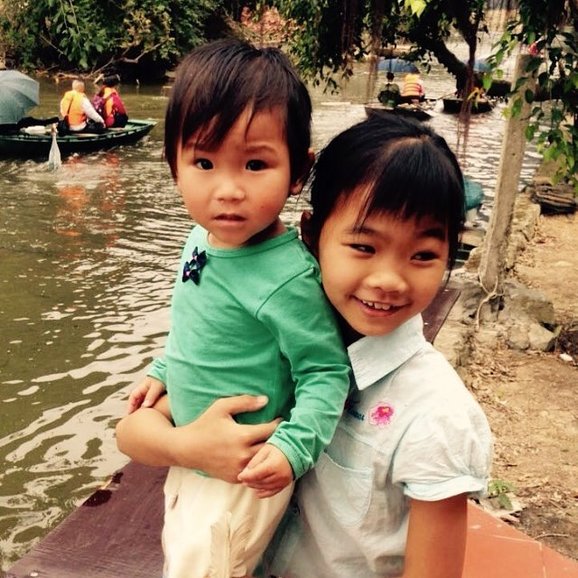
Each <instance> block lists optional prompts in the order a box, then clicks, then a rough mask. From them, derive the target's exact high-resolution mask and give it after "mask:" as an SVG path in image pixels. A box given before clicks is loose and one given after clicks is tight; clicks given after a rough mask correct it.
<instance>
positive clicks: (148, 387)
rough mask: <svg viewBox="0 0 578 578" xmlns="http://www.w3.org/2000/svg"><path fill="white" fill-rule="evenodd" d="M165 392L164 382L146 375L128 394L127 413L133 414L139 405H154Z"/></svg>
mask: <svg viewBox="0 0 578 578" xmlns="http://www.w3.org/2000/svg"><path fill="white" fill-rule="evenodd" d="M164 393H165V385H164V383H163V382H162V381H159V380H158V379H155V378H154V377H149V376H148V375H147V377H145V378H144V380H143V381H142V382H141V383H140V384H139V385H137V386H136V387H135V388H134V389H133V390H132V391H131V393H130V395H129V396H128V408H127V413H128V414H131V413H132V412H133V411H136V410H137V409H138V408H139V407H153V405H154V404H155V403H156V402H157V401H158V400H159V399H160V398H161V396H162V395H163V394H164Z"/></svg>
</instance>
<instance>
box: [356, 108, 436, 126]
mask: <svg viewBox="0 0 578 578" xmlns="http://www.w3.org/2000/svg"><path fill="white" fill-rule="evenodd" d="M365 114H366V115H367V117H368V118H369V117H371V116H387V115H388V114H397V115H400V116H405V117H410V118H415V119H416V120H419V121H422V122H424V121H426V120H430V119H431V118H432V116H433V114H432V113H431V112H428V111H427V110H426V109H425V108H424V106H423V105H421V104H398V105H397V106H392V107H388V106H384V105H383V104H366V105H365Z"/></svg>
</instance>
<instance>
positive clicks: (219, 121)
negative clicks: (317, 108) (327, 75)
mask: <svg viewBox="0 0 578 578" xmlns="http://www.w3.org/2000/svg"><path fill="white" fill-rule="evenodd" d="M310 119H311V102H310V100H309V95H308V93H307V90H306V88H305V86H304V85H303V83H302V82H301V81H300V80H299V78H298V77H297V75H296V74H295V72H294V70H293V68H292V67H291V65H290V63H289V61H288V59H287V58H286V57H285V56H284V55H283V54H282V53H281V52H279V51H278V50H276V49H264V50H257V49H255V48H253V47H252V46H250V45H248V44H245V43H243V42H240V41H237V40H224V41H218V42H215V43H212V44H208V45H205V46H202V47H200V48H198V49H196V50H194V51H193V52H192V53H191V54H190V55H188V56H187V57H186V58H185V59H184V60H183V62H182V63H181V65H180V66H179V68H178V70H177V74H176V80H175V85H174V87H173V89H172V94H171V98H170V100H169V104H168V108H167V114H166V123H165V154H166V158H167V161H168V164H169V166H170V168H171V172H172V175H173V177H174V179H175V181H176V184H177V188H178V189H179V191H180V193H181V195H182V197H183V200H184V203H185V206H186V208H187V210H188V213H189V215H190V217H191V218H192V219H193V220H194V221H195V223H197V225H196V226H195V227H194V228H193V230H192V232H191V234H190V236H189V238H188V240H187V242H186V244H185V248H184V251H183V255H182V258H181V263H180V266H179V272H178V278H177V281H176V284H175V288H174V292H173V299H172V304H171V328H170V333H169V336H168V338H167V343H166V348H165V353H164V356H163V357H162V358H159V359H156V360H155V361H154V362H153V365H152V367H151V368H150V370H149V372H148V375H149V377H148V379H147V380H146V381H145V382H144V383H143V384H142V385H141V386H140V387H139V388H137V390H136V391H135V392H133V394H132V395H131V400H130V401H131V406H132V407H133V408H134V407H137V406H138V405H139V404H140V403H141V402H142V401H143V400H144V399H145V398H146V396H147V395H149V399H150V396H151V395H152V396H153V397H154V396H155V395H156V393H155V392H157V391H158V390H159V389H161V388H163V387H164V386H166V389H167V393H168V400H169V405H170V415H171V416H172V419H173V420H174V422H175V424H176V425H185V424H187V423H189V422H191V421H193V420H195V419H196V418H197V417H198V416H199V415H200V414H201V413H202V412H203V411H204V410H205V409H206V408H207V407H208V406H209V405H210V404H211V403H213V402H214V401H215V400H216V399H218V398H222V397H228V396H231V395H237V394H239V393H251V394H266V395H267V396H268V398H269V403H268V405H267V406H266V407H264V408H263V409H262V410H261V411H259V412H256V413H249V414H245V415H239V416H237V419H238V420H239V421H240V422H249V423H259V422H268V421H270V420H272V419H274V418H277V417H279V416H281V417H283V418H284V420H285V421H283V423H282V424H280V425H279V426H278V427H277V428H276V429H275V431H274V433H273V434H272V435H271V437H270V438H269V439H268V440H267V444H266V445H264V446H263V447H262V448H261V449H260V450H259V451H258V453H257V454H256V455H255V456H254V457H253V459H252V460H251V462H250V463H249V464H248V465H247V468H248V469H249V470H250V471H251V477H252V479H253V480H254V483H253V487H252V488H249V487H246V486H243V485H239V484H230V483H227V482H224V481H222V480H220V479H215V478H211V477H209V476H207V475H206V473H205V472H202V471H201V472H199V471H195V470H192V469H188V468H182V467H173V468H171V470H170V472H169V474H168V477H167V481H166V484H165V488H164V491H165V525H164V529H163V547H164V552H165V562H166V566H165V577H166V578H197V577H198V578H206V577H208V576H227V577H231V576H247V575H249V574H251V573H252V571H253V568H254V567H255V565H256V564H257V562H258V560H259V558H260V556H261V554H262V551H263V550H264V548H265V547H266V545H267V543H268V541H269V540H270V538H271V535H272V533H273V531H274V529H275V527H276V524H277V523H278V521H279V520H280V518H281V516H282V514H283V512H284V510H285V508H286V506H287V503H288V501H289V498H290V496H291V493H292V488H293V479H296V478H299V477H300V476H302V475H303V474H304V473H305V472H306V471H307V470H308V469H310V468H311V467H312V465H313V464H314V463H315V462H316V460H317V458H318V456H319V454H320V452H321V451H322V450H323V448H324V447H325V446H326V445H327V444H328V443H329V441H330V440H331V437H332V436H333V433H334V430H335V427H336V425H337V422H338V420H339V417H340V415H341V413H342V411H343V405H344V401H345V398H346V395H347V391H348V388H349V371H350V369H349V366H348V363H347V355H346V353H345V350H344V348H343V344H342V341H341V338H340V336H339V333H338V328H337V324H336V322H335V320H334V318H333V315H332V312H331V309H330V307H329V304H328V303H327V301H326V299H325V296H324V295H323V291H322V289H321V286H320V284H319V275H318V268H317V263H316V262H315V260H314V259H313V258H312V257H311V255H310V254H309V252H308V251H307V249H306V248H305V247H304V246H303V244H302V243H301V241H299V239H298V238H297V232H296V231H295V230H292V229H286V227H285V226H284V225H283V223H282V222H281V220H280V218H279V213H280V212H281V210H282V208H283V206H284V204H285V201H286V200H287V197H288V196H289V195H290V194H297V193H298V192H299V191H300V190H301V186H302V183H303V179H304V178H305V177H306V174H307V173H308V170H309V166H310V155H309V145H310ZM260 498H265V499H260Z"/></svg>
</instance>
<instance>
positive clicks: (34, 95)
mask: <svg viewBox="0 0 578 578" xmlns="http://www.w3.org/2000/svg"><path fill="white" fill-rule="evenodd" d="M38 102H39V95H38V82H36V81H35V80H33V79H32V78H30V77H29V76H26V75H25V74H22V73H21V72H18V71H17V70H0V124H16V123H17V122H18V121H19V120H20V119H21V118H22V117H23V116H24V115H25V114H26V113H27V112H28V111H29V110H30V109H31V108H32V107H33V106H36V105H37V104H38Z"/></svg>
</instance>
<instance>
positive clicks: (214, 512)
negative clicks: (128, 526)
mask: <svg viewBox="0 0 578 578" xmlns="http://www.w3.org/2000/svg"><path fill="white" fill-rule="evenodd" d="M291 492H292V487H288V488H286V489H285V490H283V492H280V493H279V494H277V495H276V496H273V497H272V498H267V499H263V500H259V499H258V498H256V497H255V493H254V491H253V490H251V489H249V488H246V487H245V486H242V485H240V484H228V483H226V482H223V481H221V480H217V479H214V478H208V477H204V476H200V475H199V474H197V473H196V472H194V471H193V470H188V469H185V468H177V467H173V468H171V469H170V471H169V475H168V477H167V481H166V483H165V525H164V528H163V549H164V553H165V574H164V576H165V578H208V577H211V578H221V577H223V578H225V577H226V578H231V577H245V576H250V575H251V573H252V572H253V569H254V568H255V566H256V565H257V563H258V561H259V559H260V557H261V555H262V553H263V551H264V549H265V547H266V546H267V544H268V542H269V540H270V539H271V537H272V535H273V532H274V531H275V528H276V526H277V524H278V523H279V521H280V519H281V516H282V515H283V512H284V511H285V508H286V507H287V504H288V502H289V498H290V497H291Z"/></svg>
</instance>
